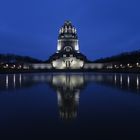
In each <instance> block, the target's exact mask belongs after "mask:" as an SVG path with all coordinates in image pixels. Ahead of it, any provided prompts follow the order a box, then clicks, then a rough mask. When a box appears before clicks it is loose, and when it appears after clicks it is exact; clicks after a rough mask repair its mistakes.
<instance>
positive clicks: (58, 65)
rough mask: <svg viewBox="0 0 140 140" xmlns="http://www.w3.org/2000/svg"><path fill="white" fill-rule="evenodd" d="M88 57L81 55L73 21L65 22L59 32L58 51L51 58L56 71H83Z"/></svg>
mask: <svg viewBox="0 0 140 140" xmlns="http://www.w3.org/2000/svg"><path fill="white" fill-rule="evenodd" d="M85 61H86V57H85V56H84V55H83V54H81V53H80V50H79V42H78V35H77V31H76V28H75V27H74V26H73V25H72V23H71V21H65V23H64V25H63V26H62V27H61V28H60V30H59V35H58V41H57V51H56V53H55V54H54V55H52V56H51V57H50V62H51V63H52V66H53V68H55V69H81V68H83V66H84V62H85Z"/></svg>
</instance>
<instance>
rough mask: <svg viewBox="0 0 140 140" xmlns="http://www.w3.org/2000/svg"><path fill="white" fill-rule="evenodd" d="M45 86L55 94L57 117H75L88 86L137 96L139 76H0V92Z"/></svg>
mask: <svg viewBox="0 0 140 140" xmlns="http://www.w3.org/2000/svg"><path fill="white" fill-rule="evenodd" d="M41 83H43V84H44V83H45V84H48V85H50V87H51V88H53V89H54V90H55V92H56V93H57V100H58V107H59V112H60V117H61V118H63V119H72V118H75V117H76V116H77V112H78V104H79V98H80V92H81V90H82V89H83V88H85V87H86V85H87V84H88V83H92V84H95V83H96V84H99V85H105V86H110V87H113V88H118V89H121V90H125V91H132V92H133V93H138V94H140V75H132V74H131V75H130V74H100V73H99V74H97V73H96V74H85V73H84V74H82V73H81V74H78V73H77V74H74V73H71V74H68V73H67V74H66V73H64V74H30V75H29V74H10V75H8V74H7V75H0V91H4V90H5V91H7V90H15V89H16V90H20V89H23V88H24V89H26V90H27V88H31V87H35V86H36V85H37V84H41Z"/></svg>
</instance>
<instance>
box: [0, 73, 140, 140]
mask: <svg viewBox="0 0 140 140" xmlns="http://www.w3.org/2000/svg"><path fill="white" fill-rule="evenodd" d="M139 132H140V75H139V74H110V73H109V74H103V73H50V74H44V73H41V74H6V75H0V137H2V138H3V137H4V138H12V137H17V138H19V137H20V138H19V139H22V138H23V139H28V138H29V139H34V138H37V137H38V139H47V138H55V139H56V138H57V139H74V138H77V139H78V138H85V139H86V138H88V137H92V138H94V139H97V138H98V139H99V138H101V139H106V138H107V137H113V138H114V137H118V138H119V139H120V138H122V136H123V137H125V138H126V137H128V138H130V137H132V138H133V139H134V137H136V138H140V137H139Z"/></svg>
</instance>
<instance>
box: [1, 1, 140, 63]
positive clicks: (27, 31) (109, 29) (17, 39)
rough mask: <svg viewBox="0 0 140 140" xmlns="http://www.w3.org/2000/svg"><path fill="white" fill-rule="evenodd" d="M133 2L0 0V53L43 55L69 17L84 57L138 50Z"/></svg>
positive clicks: (139, 22) (138, 14) (138, 16)
mask: <svg viewBox="0 0 140 140" xmlns="http://www.w3.org/2000/svg"><path fill="white" fill-rule="evenodd" d="M139 7H140V1H139V0H1V1H0V53H14V54H20V55H28V56H33V57H36V58H40V59H47V58H48V57H49V56H50V55H51V54H53V53H54V52H55V51H56V46H57V37H58V31H59V28H60V27H61V26H62V25H63V23H64V21H65V20H71V21H72V23H73V24H74V25H75V27H76V28H77V30H78V36H79V42H80V50H81V52H82V53H84V54H85V55H86V56H87V57H88V58H89V59H91V60H94V59H97V58H100V57H106V56H111V55H114V54H118V53H121V52H125V51H132V50H138V49H140V8H139Z"/></svg>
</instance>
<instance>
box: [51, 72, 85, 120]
mask: <svg viewBox="0 0 140 140" xmlns="http://www.w3.org/2000/svg"><path fill="white" fill-rule="evenodd" d="M83 84H84V79H83V76H80V75H79V76H78V75H72V76H71V75H55V76H53V78H52V86H53V87H54V88H55V89H56V92H57V99H58V106H59V112H60V117H61V118H62V119H72V118H76V116H77V108H78V104H79V97H80V89H81V88H82V87H83Z"/></svg>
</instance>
